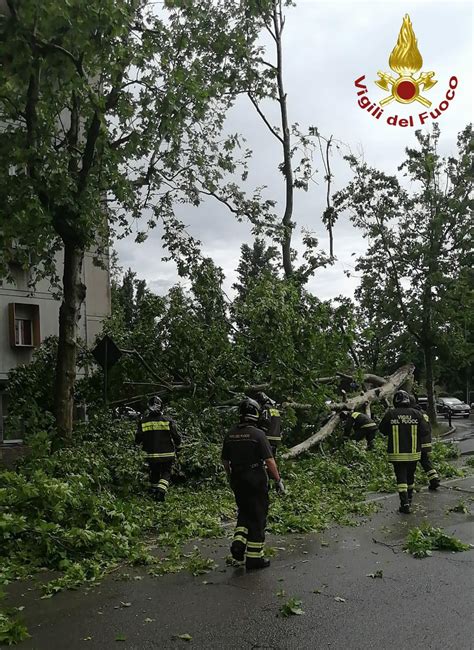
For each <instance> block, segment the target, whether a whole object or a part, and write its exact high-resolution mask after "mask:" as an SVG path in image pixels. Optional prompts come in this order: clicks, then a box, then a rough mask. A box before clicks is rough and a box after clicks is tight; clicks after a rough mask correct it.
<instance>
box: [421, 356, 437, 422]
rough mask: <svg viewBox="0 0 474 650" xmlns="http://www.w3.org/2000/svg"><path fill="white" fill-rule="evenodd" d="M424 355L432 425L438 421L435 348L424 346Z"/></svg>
mask: <svg viewBox="0 0 474 650" xmlns="http://www.w3.org/2000/svg"><path fill="white" fill-rule="evenodd" d="M423 356H424V359H425V375H426V378H425V387H426V396H427V397H428V405H427V409H428V417H429V418H430V422H431V424H432V425H436V424H437V423H438V420H437V417H436V406H435V395H434V372H433V348H432V347H431V346H429V345H424V346H423Z"/></svg>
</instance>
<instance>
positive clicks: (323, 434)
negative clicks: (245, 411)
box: [283, 364, 415, 460]
mask: <svg viewBox="0 0 474 650" xmlns="http://www.w3.org/2000/svg"><path fill="white" fill-rule="evenodd" d="M414 370H415V366H414V365H413V364H409V365H407V366H402V367H401V368H399V369H398V370H397V371H396V372H394V373H393V375H391V376H390V377H388V379H387V381H386V383H385V384H384V385H383V386H380V387H379V388H372V390H368V391H367V392H365V393H364V394H363V395H357V396H356V397H352V398H351V399H349V400H347V402H346V403H339V404H330V405H329V408H330V409H332V410H335V411H342V410H343V409H351V410H353V409H355V408H360V407H363V406H364V405H365V404H366V403H367V402H368V403H369V404H370V403H371V402H379V401H381V400H383V399H387V398H388V397H391V396H392V395H393V393H394V392H395V391H396V390H398V388H399V387H400V386H402V385H403V384H404V383H405V382H406V380H407V379H408V378H409V377H411V376H412V375H413V371H414ZM283 406H285V405H283ZM286 406H292V407H293V408H295V407H296V408H298V407H300V408H301V407H305V406H306V407H307V406H309V405H307V404H306V405H305V404H287V405H286ZM338 424H339V415H338V414H337V413H335V414H334V415H333V416H332V417H331V418H330V419H329V420H328V421H327V422H326V424H325V425H324V426H323V427H322V428H321V429H320V430H319V431H317V432H316V433H314V434H313V435H312V436H310V437H309V438H308V439H307V440H304V441H303V442H300V444H299V445H295V447H292V448H291V449H290V450H289V451H288V452H287V453H286V454H284V455H283V458H284V459H285V460H286V459H289V458H296V457H297V456H301V454H304V453H305V452H306V451H308V450H309V449H311V448H312V447H314V446H315V445H317V444H318V443H319V442H322V441H323V440H324V439H325V438H327V437H328V436H330V435H331V433H332V432H333V431H334V429H335V428H336V427H337V425H338Z"/></svg>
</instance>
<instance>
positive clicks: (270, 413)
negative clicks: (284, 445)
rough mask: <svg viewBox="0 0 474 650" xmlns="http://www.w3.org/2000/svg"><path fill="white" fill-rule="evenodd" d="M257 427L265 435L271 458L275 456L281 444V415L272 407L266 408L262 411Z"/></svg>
mask: <svg viewBox="0 0 474 650" xmlns="http://www.w3.org/2000/svg"><path fill="white" fill-rule="evenodd" d="M258 427H259V428H260V429H261V430H262V431H263V432H264V433H265V435H266V436H267V440H268V442H269V443H270V447H271V448H272V453H273V456H276V452H277V449H278V447H279V445H280V443H281V413H280V411H279V410H278V409H277V408H275V407H274V406H267V407H265V408H264V409H263V411H262V415H261V417H260V420H259V421H258Z"/></svg>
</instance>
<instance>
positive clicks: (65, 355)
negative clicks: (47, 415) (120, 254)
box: [55, 241, 86, 440]
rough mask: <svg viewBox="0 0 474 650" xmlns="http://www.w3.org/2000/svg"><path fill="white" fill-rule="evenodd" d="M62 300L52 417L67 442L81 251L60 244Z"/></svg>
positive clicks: (83, 292) (81, 299) (79, 301)
mask: <svg viewBox="0 0 474 650" xmlns="http://www.w3.org/2000/svg"><path fill="white" fill-rule="evenodd" d="M63 243H64V270H63V300H62V303H61V307H60V309H59V344H58V356H57V364H56V383H55V415H56V428H57V432H58V436H59V438H60V439H62V440H68V439H70V437H71V433H72V422H73V406H74V383H75V379H76V356H77V346H76V339H77V324H78V321H79V318H80V310H81V305H82V303H83V302H84V299H85V297H86V287H85V286H84V284H83V283H82V278H81V275H82V264H83V260H84V250H83V249H82V248H81V247H78V246H77V245H76V244H74V243H72V242H71V241H64V242H63Z"/></svg>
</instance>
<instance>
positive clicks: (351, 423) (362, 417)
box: [344, 411, 377, 449]
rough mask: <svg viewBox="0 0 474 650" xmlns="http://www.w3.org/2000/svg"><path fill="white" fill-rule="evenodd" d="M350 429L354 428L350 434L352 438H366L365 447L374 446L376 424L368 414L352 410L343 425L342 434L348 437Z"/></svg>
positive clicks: (370, 447) (371, 447)
mask: <svg viewBox="0 0 474 650" xmlns="http://www.w3.org/2000/svg"><path fill="white" fill-rule="evenodd" d="M352 430H354V434H353V436H352V437H353V439H354V440H357V441H359V440H363V439H364V438H365V439H366V440H367V449H373V448H374V440H375V435H376V433H377V425H376V424H375V422H374V421H373V420H371V419H370V418H369V416H368V415H366V414H365V413H360V412H359V411H354V412H353V413H352V414H351V416H350V417H348V418H347V421H346V424H345V426H344V434H345V435H346V436H348V437H349V436H350V435H351V432H352Z"/></svg>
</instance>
